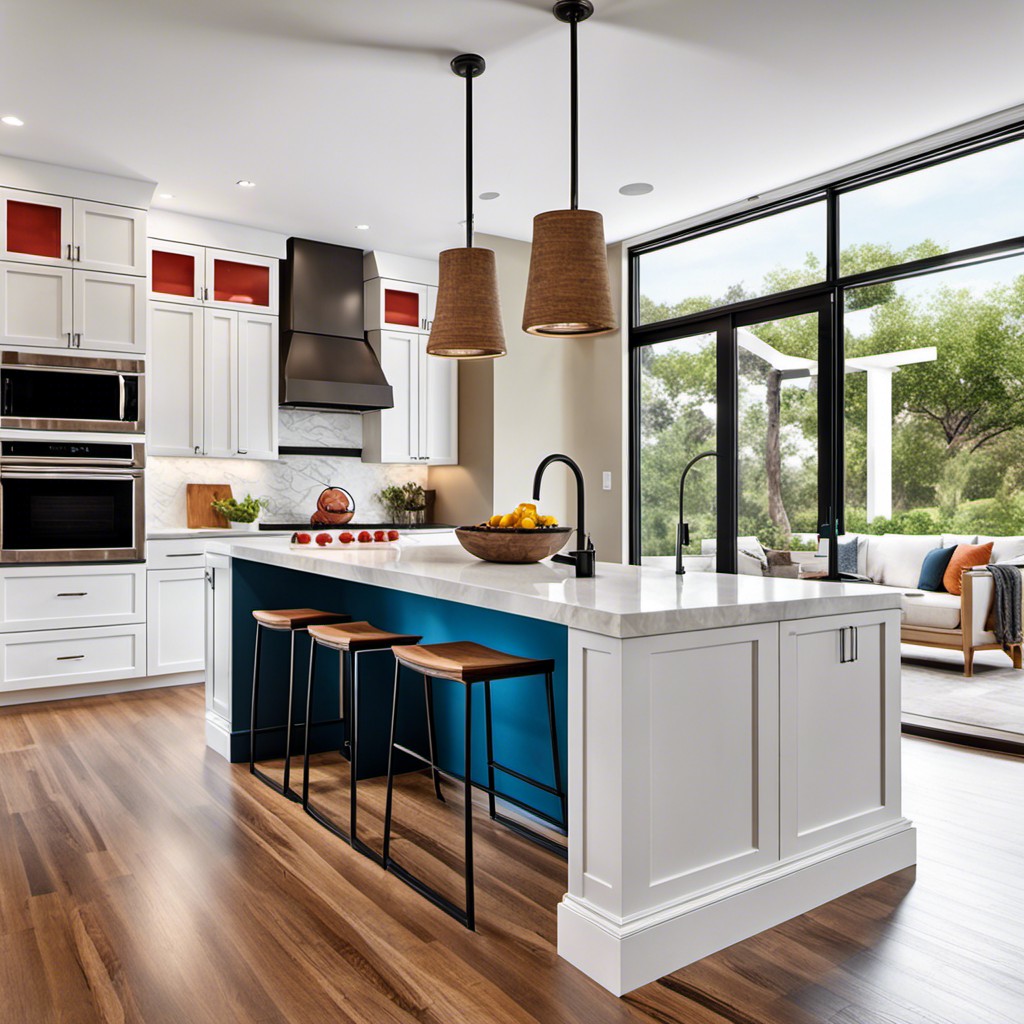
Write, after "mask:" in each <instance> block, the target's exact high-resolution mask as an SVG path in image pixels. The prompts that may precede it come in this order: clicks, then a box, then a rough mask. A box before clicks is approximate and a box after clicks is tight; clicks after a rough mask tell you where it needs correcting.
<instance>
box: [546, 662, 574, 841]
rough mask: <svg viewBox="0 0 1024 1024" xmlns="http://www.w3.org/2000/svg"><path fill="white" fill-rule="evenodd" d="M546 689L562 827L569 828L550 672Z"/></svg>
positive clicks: (552, 755) (552, 759) (547, 675)
mask: <svg viewBox="0 0 1024 1024" xmlns="http://www.w3.org/2000/svg"><path fill="white" fill-rule="evenodd" d="M544 688H545V689H546V690H547V697H548V729H549V730H550V731H551V763H552V764H553V766H554V769H555V789H556V790H557V791H558V799H559V802H560V803H561V805H562V826H563V827H564V828H568V827H569V808H568V803H567V801H566V794H565V786H563V785H562V760H561V758H560V757H559V756H558V725H557V723H556V720H555V684H554V680H553V679H552V677H551V673H550V672H548V673H546V674H545V676H544Z"/></svg>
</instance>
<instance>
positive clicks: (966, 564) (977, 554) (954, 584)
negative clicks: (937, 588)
mask: <svg viewBox="0 0 1024 1024" xmlns="http://www.w3.org/2000/svg"><path fill="white" fill-rule="evenodd" d="M991 557H992V541H989V542H988V543H987V544H957V546H956V551H954V552H953V557H952V558H951V559H950V560H949V565H948V566H946V572H945V573H944V575H943V577H942V583H943V585H944V586H945V588H946V589H947V590H948V591H949V592H950V593H951V594H962V593H963V585H962V584H961V582H960V577H961V576H962V575H963V572H964V570H965V569H972V568H974V566H976V565H988V560H989V559H990V558H991Z"/></svg>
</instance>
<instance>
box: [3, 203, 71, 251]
mask: <svg viewBox="0 0 1024 1024" xmlns="http://www.w3.org/2000/svg"><path fill="white" fill-rule="evenodd" d="M71 209H72V201H71V200H70V199H65V198H64V197H63V196H46V195H42V194H41V193H38V192H22V191H19V190H18V189H13V188H4V189H0V259H4V260H18V261H19V262H25V263H47V264H50V265H51V266H67V267H69V266H71V262H72V256H73V255H74V253H73V250H72V238H71V234H72V228H71V222H72V216H71Z"/></svg>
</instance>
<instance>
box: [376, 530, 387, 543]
mask: <svg viewBox="0 0 1024 1024" xmlns="http://www.w3.org/2000/svg"><path fill="white" fill-rule="evenodd" d="M385 536H386V534H385V532H384V531H383V530H374V532H373V539H374V540H375V541H376V542H377V543H378V544H379V543H380V542H381V541H382V540H384V537H385Z"/></svg>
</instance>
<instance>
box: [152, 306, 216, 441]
mask: <svg viewBox="0 0 1024 1024" xmlns="http://www.w3.org/2000/svg"><path fill="white" fill-rule="evenodd" d="M147 362H148V366H147V373H146V378H147V385H148V396H147V399H148V408H147V410H146V450H147V451H148V452H149V454H150V455H201V454H202V453H203V311H202V310H201V309H199V308H198V307H196V306H191V307H189V306H182V305H179V304H177V303H170V302H151V303H150V304H149V358H148V360H147Z"/></svg>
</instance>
